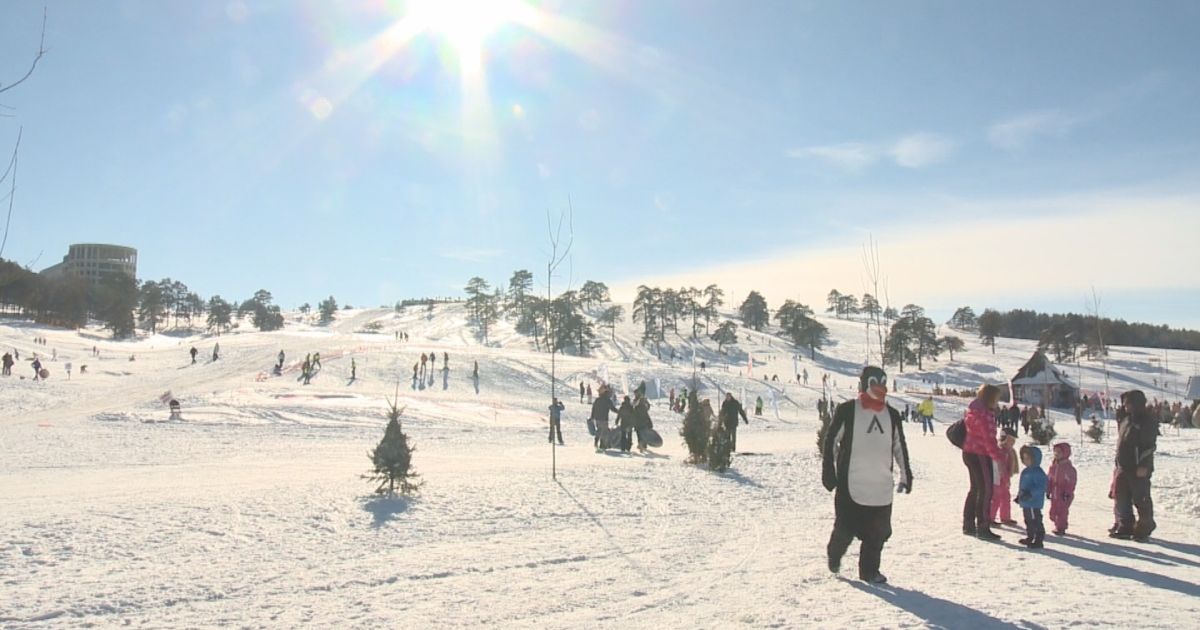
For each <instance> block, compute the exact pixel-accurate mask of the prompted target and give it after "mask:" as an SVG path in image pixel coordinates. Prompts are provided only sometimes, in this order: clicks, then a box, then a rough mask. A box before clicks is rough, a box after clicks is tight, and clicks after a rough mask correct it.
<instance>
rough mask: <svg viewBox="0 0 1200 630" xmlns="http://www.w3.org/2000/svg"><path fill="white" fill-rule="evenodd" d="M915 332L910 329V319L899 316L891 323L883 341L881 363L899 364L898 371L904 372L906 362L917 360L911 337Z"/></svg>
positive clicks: (912, 337)
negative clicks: (899, 317)
mask: <svg viewBox="0 0 1200 630" xmlns="http://www.w3.org/2000/svg"><path fill="white" fill-rule="evenodd" d="M915 336H916V333H915V331H913V329H912V320H910V319H907V318H901V319H898V320H896V323H894V324H892V328H891V330H890V331H888V336H887V339H886V340H885V341H884V342H883V363H884V365H897V364H898V365H899V366H900V372H901V373H903V372H904V365H905V364H906V363H909V364H911V363H915V362H916V360H917V357H916V354H915V353H914V352H913V351H912V344H913V339H914V338H915Z"/></svg>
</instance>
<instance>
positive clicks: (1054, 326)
mask: <svg viewBox="0 0 1200 630" xmlns="http://www.w3.org/2000/svg"><path fill="white" fill-rule="evenodd" d="M976 327H977V328H978V330H979V333H980V337H982V338H985V339H986V338H989V337H1009V338H1016V339H1031V340H1034V341H1037V342H1039V344H1040V345H1041V347H1043V349H1048V350H1051V351H1053V352H1054V354H1056V355H1060V356H1064V355H1071V356H1073V355H1074V349H1075V348H1079V347H1081V346H1082V347H1083V348H1085V351H1086V352H1087V354H1095V352H1096V351H1097V350H1101V349H1102V348H1104V347H1106V346H1137V347H1143V348H1167V349H1172V350H1197V351H1200V332H1197V331H1195V330H1186V329H1181V328H1176V329H1173V328H1170V327H1168V326H1165V325H1163V326H1155V325H1153V324H1141V323H1132V324H1131V323H1129V322H1126V321H1125V320H1123V319H1115V320H1114V319H1109V318H1107V317H1104V318H1100V325H1099V327H1097V325H1096V318H1095V317H1093V316H1090V315H1077V314H1075V313H1067V314H1065V315H1063V314H1046V313H1038V312H1036V311H1028V310H1022V309H1015V310H1011V311H1003V312H1002V311H996V310H992V309H988V310H985V311H984V312H983V314H981V315H980V316H979V318H978V320H977V322H976ZM1097 332H1099V333H1100V334H1099V335H1098V334H1097Z"/></svg>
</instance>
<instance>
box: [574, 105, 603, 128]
mask: <svg viewBox="0 0 1200 630" xmlns="http://www.w3.org/2000/svg"><path fill="white" fill-rule="evenodd" d="M579 126H580V127H583V128H584V129H586V130H588V131H595V130H597V129H599V128H600V112H598V111H596V110H595V109H588V110H586V111H584V112H583V113H581V114H579Z"/></svg>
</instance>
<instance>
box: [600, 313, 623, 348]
mask: <svg viewBox="0 0 1200 630" xmlns="http://www.w3.org/2000/svg"><path fill="white" fill-rule="evenodd" d="M624 317H625V307H623V306H616V305H614V306H610V307H608V308H606V309H604V312H602V313H600V316H599V317H597V318H596V321H597V322H598V323H600V325H602V326H607V327H608V330H609V335H610V337H611V338H612V340H613V341H616V340H617V324H618V323H619V322H620V321H621V320H622V318H624Z"/></svg>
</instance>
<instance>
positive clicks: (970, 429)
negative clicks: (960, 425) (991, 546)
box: [962, 385, 1005, 541]
mask: <svg viewBox="0 0 1200 630" xmlns="http://www.w3.org/2000/svg"><path fill="white" fill-rule="evenodd" d="M999 401H1000V388H999V387H996V386H995V385H981V386H980V387H979V392H978V393H977V394H976V396H975V400H973V401H971V405H970V406H969V407H968V408H967V417H966V419H965V422H964V424H965V425H966V428H967V437H966V440H965V441H964V442H963V453H962V459H963V464H964V465H966V467H967V473H968V475H969V476H970V479H971V489H970V491H968V492H967V498H966V500H965V501H963V534H966V535H967V536H975V537H976V538H979V539H980V540H988V541H995V540H999V539H1000V536H999V535H998V534H996V533H994V532H993V531H992V519H991V514H990V512H991V508H992V491H993V481H992V480H993V479H994V477H993V472H994V470H993V464H992V462H997V463H999V464H1000V465H1004V463H1005V457H1004V453H1003V451H1001V450H1000V443H999V442H997V441H996V405H997V404H998V403H999Z"/></svg>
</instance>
